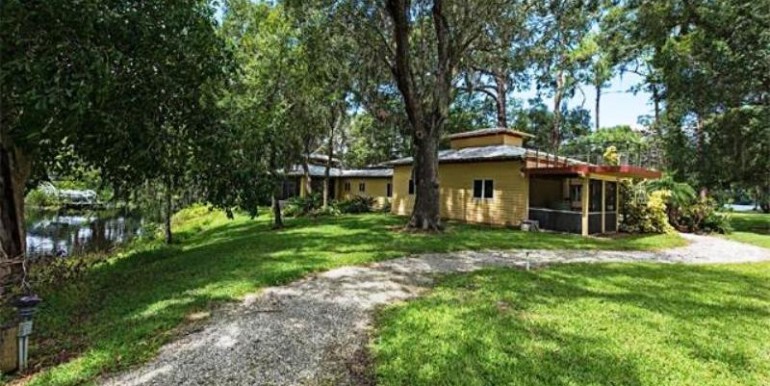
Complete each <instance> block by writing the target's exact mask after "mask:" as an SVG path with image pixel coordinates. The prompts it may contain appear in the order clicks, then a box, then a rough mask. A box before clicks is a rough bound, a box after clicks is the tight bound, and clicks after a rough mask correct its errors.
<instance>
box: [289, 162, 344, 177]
mask: <svg viewBox="0 0 770 386" xmlns="http://www.w3.org/2000/svg"><path fill="white" fill-rule="evenodd" d="M307 166H308V171H309V172H310V176H311V177H324V176H325V175H326V166H321V165H314V164H309V165H307ZM304 174H305V171H304V169H303V168H302V165H294V166H292V167H291V169H289V172H288V173H286V175H287V176H292V177H299V176H302V175H304ZM341 175H342V170H341V169H340V168H335V167H332V168H329V176H330V177H339V176H341Z"/></svg>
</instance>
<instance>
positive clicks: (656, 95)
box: [651, 84, 662, 135]
mask: <svg viewBox="0 0 770 386" xmlns="http://www.w3.org/2000/svg"><path fill="white" fill-rule="evenodd" d="M651 87H652V104H653V106H654V108H655V110H654V111H655V128H656V129H657V130H658V135H661V134H662V133H661V129H660V93H659V92H658V86H656V85H655V84H652V86H651Z"/></svg>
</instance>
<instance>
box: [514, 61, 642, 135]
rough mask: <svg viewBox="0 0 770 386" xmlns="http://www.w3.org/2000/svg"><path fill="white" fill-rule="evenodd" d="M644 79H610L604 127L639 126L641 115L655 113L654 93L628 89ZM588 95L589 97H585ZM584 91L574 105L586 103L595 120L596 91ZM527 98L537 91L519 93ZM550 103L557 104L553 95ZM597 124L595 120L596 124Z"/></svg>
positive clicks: (604, 95) (604, 101)
mask: <svg viewBox="0 0 770 386" xmlns="http://www.w3.org/2000/svg"><path fill="white" fill-rule="evenodd" d="M641 81H642V78H641V77H639V76H638V75H636V74H629V73H626V74H623V76H622V77H621V76H620V75H616V76H615V77H614V78H613V79H612V81H611V82H610V86H609V87H607V88H605V89H604V90H603V91H602V100H601V106H600V108H599V122H600V123H601V126H602V127H611V126H617V125H629V126H632V127H634V126H637V125H638V118H639V116H642V115H652V112H653V111H652V110H653V107H652V104H651V102H650V94H649V93H647V92H638V93H636V94H634V93H632V92H630V91H628V90H629V89H630V88H631V87H632V86H634V85H637V84H639V83H641ZM583 93H584V94H585V97H584V96H583V95H584V94H583ZM583 93H580V92H577V93H576V94H575V97H574V98H572V99H571V100H570V101H569V105H570V107H576V106H581V105H582V106H583V108H585V109H587V110H588V111H590V112H591V120H592V121H593V119H594V116H595V114H596V113H595V111H594V110H595V108H594V103H595V102H594V99H595V97H596V90H595V89H594V88H593V87H590V86H584V87H583ZM516 96H517V97H519V98H522V99H524V100H527V99H530V98H534V97H535V96H536V92H535V91H534V90H529V91H526V92H522V93H520V94H518V95H516ZM544 102H545V103H546V105H547V106H549V107H550V106H551V105H552V103H553V99H552V98H544ZM592 126H593V123H592Z"/></svg>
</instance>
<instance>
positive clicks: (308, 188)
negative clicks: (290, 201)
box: [302, 152, 313, 197]
mask: <svg viewBox="0 0 770 386" xmlns="http://www.w3.org/2000/svg"><path fill="white" fill-rule="evenodd" d="M302 173H303V175H304V177H305V195H306V196H307V197H309V196H310V195H311V194H313V184H312V182H313V181H312V177H311V176H310V153H307V152H306V153H305V158H304V159H303V161H302Z"/></svg>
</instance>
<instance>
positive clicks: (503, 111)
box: [495, 72, 508, 128]
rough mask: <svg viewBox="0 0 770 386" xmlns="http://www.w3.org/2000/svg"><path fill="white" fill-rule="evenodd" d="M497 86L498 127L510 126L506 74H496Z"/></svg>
mask: <svg viewBox="0 0 770 386" xmlns="http://www.w3.org/2000/svg"><path fill="white" fill-rule="evenodd" d="M495 88H496V89H497V98H496V99H495V102H496V105H497V127H504V128H507V127H508V111H507V106H506V104H507V101H506V97H507V95H508V92H507V90H506V79H505V75H503V74H500V73H499V72H498V73H496V74H495Z"/></svg>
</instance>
